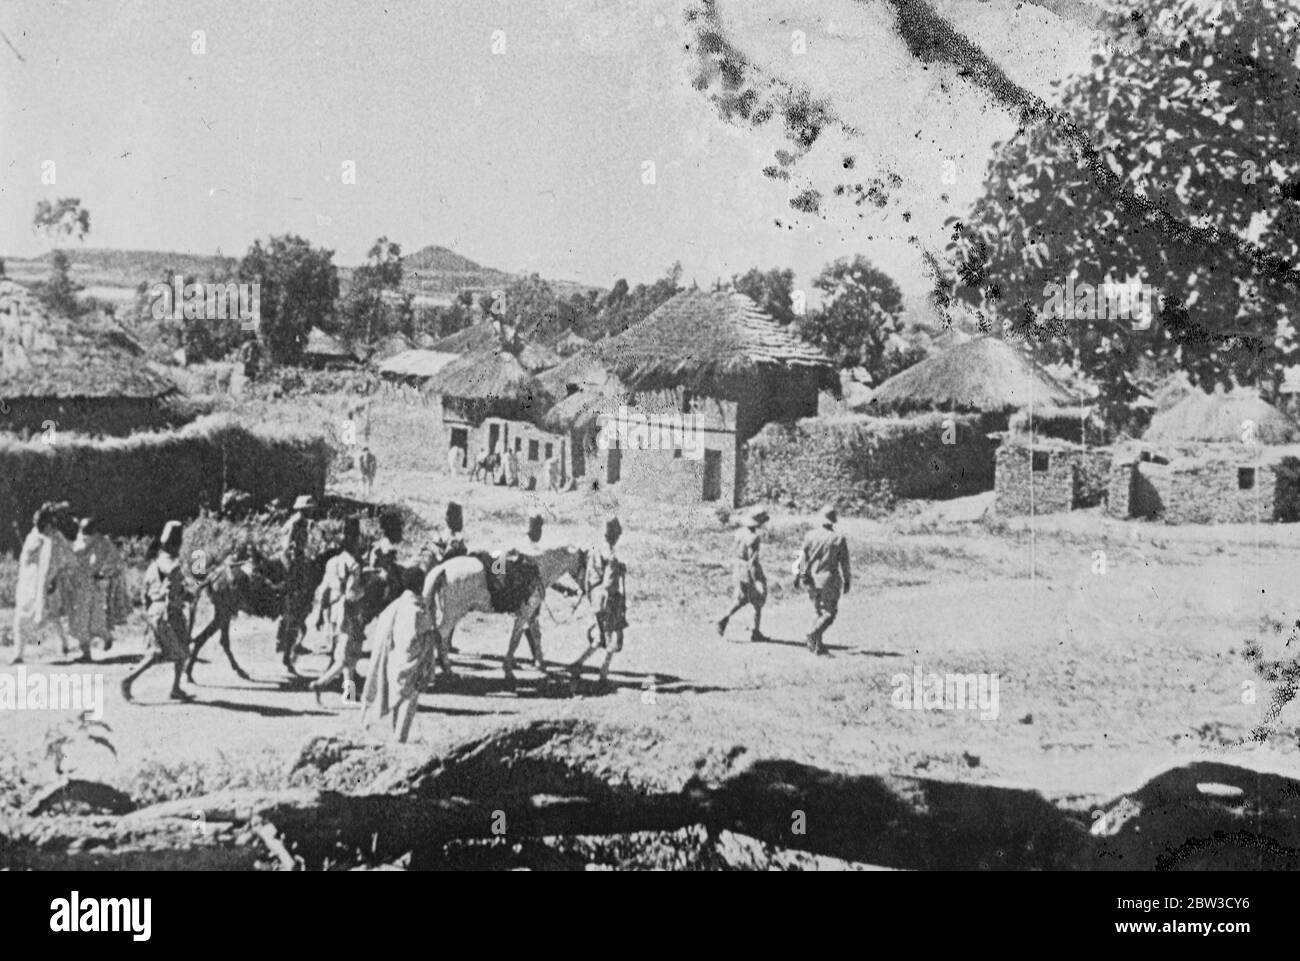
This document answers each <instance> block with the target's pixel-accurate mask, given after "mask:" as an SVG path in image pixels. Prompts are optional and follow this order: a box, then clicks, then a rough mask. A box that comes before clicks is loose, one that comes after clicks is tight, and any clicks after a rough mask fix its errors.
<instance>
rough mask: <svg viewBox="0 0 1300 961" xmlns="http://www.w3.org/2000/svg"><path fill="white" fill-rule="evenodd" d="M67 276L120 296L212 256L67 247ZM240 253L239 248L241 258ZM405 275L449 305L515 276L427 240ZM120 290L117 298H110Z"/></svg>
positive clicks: (39, 271) (344, 278) (19, 273)
mask: <svg viewBox="0 0 1300 961" xmlns="http://www.w3.org/2000/svg"><path fill="white" fill-rule="evenodd" d="M66 253H67V254H68V257H69V259H70V260H71V261H72V277H73V279H74V280H75V281H77V282H78V283H79V284H82V285H83V286H85V287H87V288H94V290H91V291H88V292H91V293H94V294H96V296H107V299H110V300H114V299H124V298H125V297H126V294H127V293H128V292H131V291H134V290H135V287H136V285H138V284H139V283H140V282H141V281H146V282H149V283H153V282H154V281H156V280H158V279H160V278H161V277H162V276H164V274H165V272H166V271H167V270H169V269H171V270H182V271H184V272H185V273H187V274H199V275H205V274H207V273H208V272H210V271H212V270H215V269H216V267H217V266H218V260H219V258H218V257H217V256H216V255H215V254H181V253H172V252H168V251H161V250H110V249H105V248H100V247H85V248H68V249H67V251H66ZM242 255H243V252H242V251H241V252H240V256H242ZM50 257H51V254H48V253H47V254H43V255H42V256H40V257H35V258H31V259H24V258H6V259H5V269H6V272H7V273H8V274H9V276H10V277H11V278H13V279H14V280H17V281H20V282H22V283H32V282H34V281H38V280H44V279H45V278H46V277H48V276H49V273H50V263H49V262H50ZM402 267H403V272H404V274H405V279H404V281H403V283H402V288H403V290H405V291H407V292H409V293H412V294H415V295H416V296H417V298H418V299H419V300H420V301H423V302H426V303H450V302H451V301H452V300H453V299H454V298H455V296H456V293H457V292H458V291H461V290H467V289H475V290H494V289H497V288H501V287H505V286H506V285H508V284H509V283H510V282H511V281H512V280H514V279H515V276H516V275H514V274H509V273H506V272H505V271H502V270H496V269H494V268H492V267H484V266H482V265H481V264H477V263H475V262H474V261H472V260H470V259H469V258H468V257H464V256H462V255H460V254H458V253H456V252H455V251H452V250H448V249H447V248H446V247H439V246H437V245H433V244H430V245H429V246H427V247H424V248H422V249H421V250H418V251H416V252H415V253H413V254H408V255H407V256H405V257H403V258H402ZM353 269H354V267H352V266H345V265H342V264H340V265H339V283H340V285H341V286H342V288H343V289H344V290H345V291H346V290H347V289H348V288H349V287H350V286H351V285H352V271H353ZM548 282H549V283H550V284H551V286H552V287H554V289H555V292H556V293H557V294H559V295H561V296H564V297H567V296H569V295H570V294H571V293H574V292H575V291H587V290H600V288H597V287H592V286H590V285H585V284H577V283H574V282H572V281H567V280H551V281H548ZM113 288H119V289H120V291H121V296H120V297H113V296H112V289H113Z"/></svg>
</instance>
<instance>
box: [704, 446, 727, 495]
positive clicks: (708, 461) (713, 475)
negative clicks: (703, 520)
mask: <svg viewBox="0 0 1300 961" xmlns="http://www.w3.org/2000/svg"><path fill="white" fill-rule="evenodd" d="M701 494H702V496H703V499H704V500H706V501H716V500H718V499H720V498H721V497H722V451H720V450H709V449H708V448H705V450H704V490H703V491H702V492H701Z"/></svg>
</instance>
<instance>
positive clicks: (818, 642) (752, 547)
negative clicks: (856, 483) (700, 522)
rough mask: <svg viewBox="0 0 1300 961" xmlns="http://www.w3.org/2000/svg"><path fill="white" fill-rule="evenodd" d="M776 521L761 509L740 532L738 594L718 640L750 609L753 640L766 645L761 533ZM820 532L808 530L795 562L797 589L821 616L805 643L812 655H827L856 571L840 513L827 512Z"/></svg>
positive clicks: (735, 573)
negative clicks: (828, 639)
mask: <svg viewBox="0 0 1300 961" xmlns="http://www.w3.org/2000/svg"><path fill="white" fill-rule="evenodd" d="M769 520H771V517H770V516H769V515H768V513H767V511H765V510H762V509H761V508H756V509H755V510H753V511H751V512H750V513H749V514H747V515H746V516H745V518H744V520H743V522H742V523H741V526H740V528H739V529H738V530H737V531H736V537H735V543H734V546H733V549H732V583H733V588H734V590H733V594H732V601H731V608H730V609H729V610H728V611H727V613H725V614H723V615H722V617H720V618H718V621H717V628H718V635H719V636H720V637H721V636H723V635H725V634H726V633H727V625H728V623H730V621H731V618H733V617H734V616H735V615H736V614H738V613H739V612H740V611H741V610H743V609H744V608H745V607H750V608H752V609H753V611H754V628H753V630H752V631H751V632H750V635H749V637H750V640H752V641H766V640H768V638H767V636H766V635H764V634H763V607H764V605H765V604H766V603H767V574H766V573H765V572H764V570H763V563H762V561H761V559H760V557H759V554H760V549H761V547H762V543H763V538H762V530H763V527H764V525H765V524H767V522H768V521H769ZM819 521H820V523H819V524H818V526H817V527H814V528H813V529H812V530H810V531H808V533H807V535H805V537H804V539H803V545H802V547H800V549H799V557H798V559H797V560H796V561H795V569H794V575H795V577H794V586H795V588H796V589H797V588H801V587H802V588H806V589H807V591H808V596H809V599H811V601H812V603H813V612H814V614H815V615H816V617H817V620H816V622H815V623H814V624H813V626H812V629H811V630H810V631H809V632H808V634H807V636H806V637H805V638H804V643H805V644H806V645H807V647H808V650H810V651H812V652H813V653H814V654H819V655H824V654H826V653H827V651H826V645H825V644H824V643H823V638H824V637H825V636H826V631H827V629H828V628H829V627H830V626H831V625H832V624H834V623H835V617H836V615H837V614H838V613H839V604H840V597H841V596H842V595H844V594H847V593H848V592H849V586H850V584H851V583H852V579H853V577H852V572H851V571H850V569H849V546H848V542H847V541H845V539H844V535H843V534H841V533H839V532H838V531H836V530H835V525H836V524H837V523H838V521H839V514H838V513H837V512H836V510H835V508H834V507H833V506H827V507H825V508H823V509H822V511H821V513H820V515H819Z"/></svg>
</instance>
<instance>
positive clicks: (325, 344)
mask: <svg viewBox="0 0 1300 961" xmlns="http://www.w3.org/2000/svg"><path fill="white" fill-rule="evenodd" d="M302 352H303V353H304V354H310V355H312V356H313V357H340V358H343V357H346V358H347V359H348V360H355V358H354V357H353V356H352V351H350V350H348V349H347V348H346V347H344V346H343V344H342V343H341V342H340V341H339V340H338V339H337V338H334V337H331V336H330V335H329V334H327V333H325V331H323V330H321V329H320V328H319V327H313V328H312V329H311V330H310V331H309V332H308V333H307V343H306V345H305V346H304V347H303V349H302Z"/></svg>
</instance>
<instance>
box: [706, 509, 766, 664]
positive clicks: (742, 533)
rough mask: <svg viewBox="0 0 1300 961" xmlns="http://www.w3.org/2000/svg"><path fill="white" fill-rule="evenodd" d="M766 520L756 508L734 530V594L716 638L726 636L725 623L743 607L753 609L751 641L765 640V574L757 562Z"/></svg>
mask: <svg viewBox="0 0 1300 961" xmlns="http://www.w3.org/2000/svg"><path fill="white" fill-rule="evenodd" d="M768 520H769V517H768V514H767V511H765V510H758V509H755V510H754V511H751V512H750V514H749V516H748V517H746V518H745V522H744V526H743V527H742V528H741V529H740V530H738V531H736V539H735V545H734V547H733V553H732V573H733V583H734V585H735V593H734V595H733V597H732V604H731V610H729V611H728V612H727V613H726V614H724V615H723V616H722V617H720V618H719V619H718V636H719V637H722V636H723V635H724V634H726V633H727V622H728V621H730V620H731V618H732V616H734V615H735V614H736V612H737V611H739V610H740V609H741V608H742V607H744V606H745V605H746V604H748V605H750V606H751V607H753V608H754V629H753V631H751V632H750V635H749V639H750V640H751V641H765V640H767V638H766V637H765V636H764V635H763V630H762V625H763V605H764V604H766V603H767V575H766V574H764V573H763V564H762V562H761V561H760V560H759V556H758V554H759V548H760V547H761V546H762V538H761V536H760V533H759V532H760V530H761V528H762V527H763V525H764V524H766V523H767V522H768Z"/></svg>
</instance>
